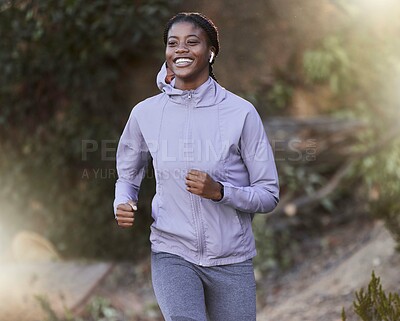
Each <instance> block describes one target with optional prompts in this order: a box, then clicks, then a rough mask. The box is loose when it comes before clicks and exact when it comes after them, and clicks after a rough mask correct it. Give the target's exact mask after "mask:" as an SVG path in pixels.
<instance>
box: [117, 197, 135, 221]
mask: <svg viewBox="0 0 400 321" xmlns="http://www.w3.org/2000/svg"><path fill="white" fill-rule="evenodd" d="M136 211H137V205H136V203H134V202H133V201H128V203H125V204H119V205H118V206H117V213H116V220H117V223H118V226H120V227H131V226H132V225H133V222H134V221H135V212H136Z"/></svg>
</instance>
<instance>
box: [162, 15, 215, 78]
mask: <svg viewBox="0 0 400 321" xmlns="http://www.w3.org/2000/svg"><path fill="white" fill-rule="evenodd" d="M176 22H190V23H193V24H194V25H195V26H198V27H200V28H201V29H203V30H204V31H205V33H206V34H207V36H208V40H209V41H210V44H211V45H212V46H213V47H214V48H215V52H214V54H215V57H216V56H217V55H218V53H219V37H218V29H217V27H216V26H215V24H214V23H213V22H212V21H211V20H210V19H209V18H207V17H206V16H205V15H203V14H201V13H198V12H181V13H178V14H177V15H175V16H173V17H172V18H171V19H170V20H169V21H168V22H167V24H166V26H165V29H164V44H165V45H166V44H167V40H168V32H169V29H170V28H171V27H172V25H173V24H174V23H176ZM214 61H215V58H214V59H213V61H212V62H211V63H210V64H209V70H210V76H211V77H212V78H213V79H214V80H215V81H217V78H216V77H215V75H214V72H213V67H212V65H213V64H214Z"/></svg>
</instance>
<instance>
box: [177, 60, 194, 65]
mask: <svg viewBox="0 0 400 321" xmlns="http://www.w3.org/2000/svg"><path fill="white" fill-rule="evenodd" d="M192 61H193V59H189V58H178V59H176V61H175V63H176V64H177V65H179V64H186V63H191V62H192Z"/></svg>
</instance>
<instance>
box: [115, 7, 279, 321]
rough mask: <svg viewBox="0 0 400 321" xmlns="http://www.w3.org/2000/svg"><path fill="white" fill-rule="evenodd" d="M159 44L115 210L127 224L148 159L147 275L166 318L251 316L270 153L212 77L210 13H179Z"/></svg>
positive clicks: (232, 320)
mask: <svg viewBox="0 0 400 321" xmlns="http://www.w3.org/2000/svg"><path fill="white" fill-rule="evenodd" d="M164 42H165V45H166V48H165V59H166V61H165V63H164V64H163V66H162V67H161V70H160V72H159V73H158V75H157V84H158V87H159V88H160V90H161V91H162V93H161V94H159V95H156V96H153V97H150V98H148V99H146V100H144V101H142V102H141V103H139V104H138V105H137V106H135V108H133V110H132V112H131V115H130V117H129V120H128V122H127V124H126V126H125V129H124V131H123V133H122V136H121V139H120V141H119V144H118V150H117V170H118V180H117V183H116V189H115V200H114V215H115V218H116V220H117V223H118V225H119V226H120V227H131V226H132V225H133V223H134V220H135V214H136V212H137V206H136V203H137V201H138V194H139V188H140V184H141V180H142V178H143V176H144V173H145V168H146V165H147V160H148V159H149V157H150V155H151V156H152V158H153V165H154V170H155V175H156V195H155V196H154V198H153V202H152V217H153V218H154V222H153V224H152V225H151V235H150V241H151V250H152V252H151V269H152V273H151V274H152V281H153V288H154V292H155V295H156V298H157V301H158V303H159V305H160V308H161V311H162V313H163V315H164V317H165V319H166V320H196V321H206V320H211V321H220V320H224V321H254V320H255V319H256V283H255V278H254V268H253V261H252V259H253V257H254V256H255V255H256V248H255V242H254V235H253V231H252V225H251V223H252V219H253V217H254V214H255V213H266V212H270V211H272V210H273V209H274V208H275V207H276V205H277V203H278V200H279V187H278V176H277V171H276V167H275V162H274V157H273V154H272V149H271V146H270V144H269V141H268V138H267V136H266V133H265V131H264V127H263V123H262V121H261V119H260V117H259V115H258V113H257V111H256V109H255V108H254V106H253V105H252V104H251V103H250V102H248V101H246V100H244V99H242V98H240V97H238V96H236V95H235V94H233V93H231V92H230V91H228V90H226V89H225V88H223V87H221V86H220V85H219V84H218V83H217V81H216V80H215V76H214V74H213V72H212V64H213V63H214V59H215V57H216V56H217V55H218V53H219V40H218V31H217V28H216V27H215V25H214V24H213V22H212V21H211V20H210V19H208V18H207V17H205V16H203V15H201V14H199V13H181V14H178V15H176V16H174V17H173V18H172V19H171V20H170V21H169V22H168V23H167V25H166V28H165V32H164ZM165 146H167V147H168V152H167V153H166V152H165V148H164V147H165ZM196 146H197V147H199V146H200V147H201V148H197V147H196ZM203 146H206V147H207V148H203ZM182 147H183V148H182ZM210 151H212V153H210ZM176 173H179V175H176ZM181 173H183V175H181Z"/></svg>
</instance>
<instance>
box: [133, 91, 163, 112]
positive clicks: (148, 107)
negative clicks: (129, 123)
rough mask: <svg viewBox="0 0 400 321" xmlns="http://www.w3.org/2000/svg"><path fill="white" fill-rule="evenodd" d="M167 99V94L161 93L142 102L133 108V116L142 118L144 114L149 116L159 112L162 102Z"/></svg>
mask: <svg viewBox="0 0 400 321" xmlns="http://www.w3.org/2000/svg"><path fill="white" fill-rule="evenodd" d="M165 98H166V95H165V93H159V94H157V95H154V96H151V97H149V98H146V99H144V100H142V101H141V102H139V103H137V104H136V105H135V106H134V107H133V108H132V111H131V116H135V117H140V116H141V115H142V114H143V113H146V114H148V113H149V112H152V111H158V110H159V108H160V102H162V101H163V100H164V99H165Z"/></svg>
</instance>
